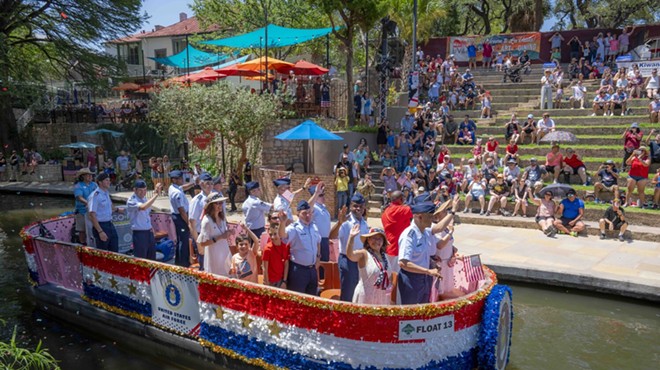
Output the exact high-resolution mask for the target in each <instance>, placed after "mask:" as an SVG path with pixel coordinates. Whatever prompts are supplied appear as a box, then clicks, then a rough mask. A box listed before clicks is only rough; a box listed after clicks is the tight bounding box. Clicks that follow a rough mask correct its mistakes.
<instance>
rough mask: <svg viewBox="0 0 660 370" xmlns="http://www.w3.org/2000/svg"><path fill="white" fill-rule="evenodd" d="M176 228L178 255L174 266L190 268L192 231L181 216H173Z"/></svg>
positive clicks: (175, 257)
mask: <svg viewBox="0 0 660 370" xmlns="http://www.w3.org/2000/svg"><path fill="white" fill-rule="evenodd" d="M172 221H174V228H175V229H176V254H175V256H174V264H175V265H177V266H182V267H189V266H190V242H189V241H188V240H190V229H188V224H186V223H185V221H183V218H181V216H180V215H177V214H172Z"/></svg>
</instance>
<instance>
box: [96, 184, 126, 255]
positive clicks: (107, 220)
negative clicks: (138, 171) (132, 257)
mask: <svg viewBox="0 0 660 370" xmlns="http://www.w3.org/2000/svg"><path fill="white" fill-rule="evenodd" d="M96 182H97V184H98V186H99V187H98V189H96V190H94V192H92V194H91V195H90V196H89V199H88V203H87V210H88V213H89V219H90V221H91V222H92V227H93V230H92V234H93V236H94V241H95V242H96V248H98V249H103V250H106V251H111V252H119V236H117V230H116V229H115V226H114V225H113V224H112V212H113V211H115V210H117V211H118V212H120V213H123V212H124V210H123V209H116V208H115V207H114V205H113V204H112V200H110V193H109V192H108V190H109V189H110V175H108V174H107V173H101V174H99V175H98V176H96Z"/></svg>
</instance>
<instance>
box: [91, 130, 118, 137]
mask: <svg viewBox="0 0 660 370" xmlns="http://www.w3.org/2000/svg"><path fill="white" fill-rule="evenodd" d="M83 134H85V135H90V136H96V135H101V134H110V135H112V137H120V136H123V135H124V133H123V132H119V131H113V130H108V129H106V128H101V129H98V130H92V131H85V132H83Z"/></svg>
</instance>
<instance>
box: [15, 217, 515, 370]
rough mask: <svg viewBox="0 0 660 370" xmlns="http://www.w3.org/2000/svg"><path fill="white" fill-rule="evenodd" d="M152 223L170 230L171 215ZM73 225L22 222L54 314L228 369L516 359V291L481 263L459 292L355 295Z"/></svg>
mask: <svg viewBox="0 0 660 370" xmlns="http://www.w3.org/2000/svg"><path fill="white" fill-rule="evenodd" d="M152 221H153V225H154V227H155V229H156V230H157V231H158V232H160V233H163V232H165V233H167V234H169V236H170V237H172V239H174V238H175V232H174V227H173V224H172V221H171V219H170V216H169V215H167V214H152ZM74 224H75V221H74V218H73V216H67V217H58V218H53V219H50V220H45V221H42V222H38V223H35V224H32V225H29V226H26V227H25V228H24V229H23V230H22V231H21V236H22V238H23V245H24V249H25V257H26V259H27V265H28V270H29V274H28V278H29V281H30V282H31V284H32V285H33V293H34V295H35V297H36V299H37V301H38V302H39V307H40V308H41V309H43V310H47V311H48V313H49V314H52V315H54V316H57V317H61V318H62V319H64V320H68V321H71V322H73V324H78V325H81V326H87V327H88V328H91V327H92V326H94V327H95V328H94V329H93V330H95V331H97V332H98V331H103V332H104V333H105V334H109V335H111V336H112V337H113V339H114V340H116V341H117V342H121V341H122V340H125V341H128V340H129V339H127V338H128V337H129V336H132V337H133V338H138V339H139V340H142V341H143V342H145V341H146V342H148V343H150V344H151V345H152V346H155V347H160V348H162V349H164V351H170V350H172V349H173V348H176V349H180V350H182V351H183V352H186V353H190V354H191V356H192V357H196V358H198V359H199V358H201V359H203V361H209V362H212V363H215V364H218V365H221V366H224V367H230V368H239V367H241V368H245V367H246V364H247V367H261V368H266V369H276V368H289V369H315V368H324V369H325V368H329V369H356V368H362V369H383V368H388V369H418V368H422V369H475V368H480V369H504V368H505V367H506V364H507V362H508V359H509V349H510V345H511V330H512V322H513V320H512V319H513V310H512V303H511V291H510V289H509V288H508V287H506V286H504V285H498V284H497V277H496V276H495V273H493V271H491V270H490V269H488V268H486V267H483V269H484V276H485V280H483V281H481V283H480V284H479V286H478V288H476V290H475V291H473V292H471V293H469V294H466V295H464V296H462V297H460V298H458V299H453V300H450V301H441V302H435V303H430V304H425V305H405V306H402V305H391V306H374V305H358V304H352V303H346V302H340V301H337V300H332V299H326V298H322V297H315V296H310V295H305V294H298V293H294V292H291V291H287V290H283V289H278V288H272V287H268V286H264V285H258V284H252V283H249V282H243V281H239V280H235V279H230V278H224V277H220V276H216V275H212V274H208V273H204V272H200V271H196V270H192V269H187V268H181V267H177V266H173V265H170V264H165V263H160V262H155V261H147V260H143V259H138V258H133V257H131V256H128V255H125V254H119V253H112V252H105V251H100V250H97V249H93V248H89V247H86V246H83V245H80V244H73V243H70V242H67V241H68V240H71V233H72V228H73V227H74ZM135 343H137V342H133V345H136V344H135ZM126 344H127V345H129V346H130V345H131V343H126ZM250 365H252V366H250Z"/></svg>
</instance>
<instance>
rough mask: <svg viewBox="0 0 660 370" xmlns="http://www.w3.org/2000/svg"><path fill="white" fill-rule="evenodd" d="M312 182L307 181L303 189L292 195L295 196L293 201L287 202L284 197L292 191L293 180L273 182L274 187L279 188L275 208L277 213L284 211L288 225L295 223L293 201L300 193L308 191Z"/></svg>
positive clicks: (284, 179) (285, 179)
mask: <svg viewBox="0 0 660 370" xmlns="http://www.w3.org/2000/svg"><path fill="white" fill-rule="evenodd" d="M310 181H311V179H307V181H306V182H305V185H303V187H302V188H300V189H298V190H296V191H294V192H292V193H291V194H293V197H292V198H291V201H289V200H287V199H286V198H285V197H284V194H285V193H286V192H287V191H290V189H291V179H287V178H281V179H277V180H274V181H273V185H275V187H276V188H277V196H276V197H275V200H274V201H273V208H274V209H275V210H276V211H283V212H284V213H286V218H287V224H290V223H292V222H293V212H291V202H293V200H294V199H295V197H296V195H298V193H300V192H301V191H302V190H304V189H307V187H308V186H309V183H310Z"/></svg>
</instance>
